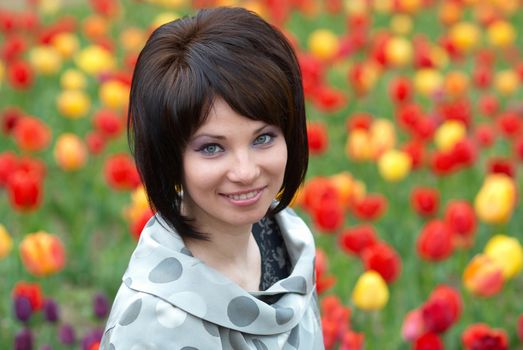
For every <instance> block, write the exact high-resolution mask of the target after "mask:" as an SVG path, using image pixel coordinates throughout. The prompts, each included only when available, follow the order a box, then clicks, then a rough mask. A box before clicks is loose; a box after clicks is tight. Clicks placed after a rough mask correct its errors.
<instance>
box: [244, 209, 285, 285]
mask: <svg viewBox="0 0 523 350" xmlns="http://www.w3.org/2000/svg"><path fill="white" fill-rule="evenodd" d="M252 234H253V236H254V239H255V240H256V243H257V244H258V247H259V249H260V255H261V278H260V286H259V288H260V290H267V289H268V288H269V287H271V286H272V285H273V284H274V283H276V282H278V281H279V280H281V279H284V278H286V277H288V276H289V275H290V272H291V271H290V267H291V263H290V259H289V254H288V253H287V248H286V247H285V242H284V240H283V237H282V235H281V232H280V228H279V226H278V223H277V222H276V221H275V220H274V219H273V218H269V217H264V218H263V219H261V220H260V221H259V222H257V223H255V224H254V225H253V227H252Z"/></svg>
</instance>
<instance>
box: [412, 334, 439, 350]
mask: <svg viewBox="0 0 523 350" xmlns="http://www.w3.org/2000/svg"><path fill="white" fill-rule="evenodd" d="M412 349H413V350H444V349H445V346H444V343H443V341H442V340H441V338H440V337H439V336H438V335H437V334H434V333H425V334H423V335H422V336H421V337H419V338H418V339H416V341H414V345H413V347H412Z"/></svg>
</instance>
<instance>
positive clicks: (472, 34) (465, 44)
mask: <svg viewBox="0 0 523 350" xmlns="http://www.w3.org/2000/svg"><path fill="white" fill-rule="evenodd" d="M449 36H450V40H451V41H452V42H453V43H454V44H455V45H456V46H457V47H458V49H460V50H461V51H465V52H467V51H469V50H471V49H473V48H474V47H476V46H477V45H478V44H479V40H480V36H481V32H480V30H479V28H478V26H477V25H475V24H473V23H469V22H460V23H457V24H455V25H454V26H452V28H450V32H449Z"/></svg>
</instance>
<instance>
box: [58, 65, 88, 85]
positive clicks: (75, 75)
mask: <svg viewBox="0 0 523 350" xmlns="http://www.w3.org/2000/svg"><path fill="white" fill-rule="evenodd" d="M60 85H61V86H62V88H64V89H66V90H81V89H84V88H85V87H86V86H87V80H86V78H85V75H84V74H83V73H82V72H81V71H79V70H78V69H73V68H69V69H67V70H66V71H65V72H63V73H62V76H61V78H60Z"/></svg>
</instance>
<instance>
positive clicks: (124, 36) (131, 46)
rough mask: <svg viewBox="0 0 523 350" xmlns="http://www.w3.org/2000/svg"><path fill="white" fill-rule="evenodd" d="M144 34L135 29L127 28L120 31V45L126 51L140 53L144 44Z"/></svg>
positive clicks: (140, 30)
mask: <svg viewBox="0 0 523 350" xmlns="http://www.w3.org/2000/svg"><path fill="white" fill-rule="evenodd" d="M146 39H147V38H146V35H145V32H144V31H143V30H142V29H140V28H136V27H128V28H125V29H123V30H122V33H121V34H120V43H121V44H122V46H123V48H124V49H125V50H127V51H134V52H137V51H140V50H141V49H142V47H143V46H144V44H145V40H146Z"/></svg>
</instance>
